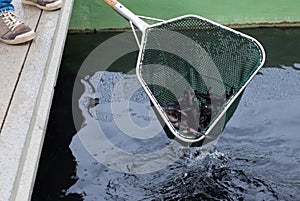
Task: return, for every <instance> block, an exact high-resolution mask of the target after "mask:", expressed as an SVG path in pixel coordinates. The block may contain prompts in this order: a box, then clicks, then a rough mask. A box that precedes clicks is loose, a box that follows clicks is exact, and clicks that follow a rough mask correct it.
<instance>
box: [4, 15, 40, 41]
mask: <svg viewBox="0 0 300 201" xmlns="http://www.w3.org/2000/svg"><path fill="white" fill-rule="evenodd" d="M34 38H35V32H34V31H33V30H31V28H30V27H29V26H27V25H25V23H24V22H22V21H21V20H20V19H19V18H18V17H17V16H16V15H15V14H14V13H13V12H12V11H7V12H4V13H1V14H0V41H1V42H3V43H6V44H12V45H15V44H20V43H25V42H27V41H31V40H32V39H34Z"/></svg>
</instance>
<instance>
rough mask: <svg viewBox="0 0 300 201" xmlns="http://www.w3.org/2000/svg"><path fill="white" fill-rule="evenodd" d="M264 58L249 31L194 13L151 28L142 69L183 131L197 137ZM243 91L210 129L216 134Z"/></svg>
mask: <svg viewBox="0 0 300 201" xmlns="http://www.w3.org/2000/svg"><path fill="white" fill-rule="evenodd" d="M261 63H262V51H261V49H260V47H259V46H258V45H257V44H256V43H255V42H254V41H253V40H252V39H251V38H250V37H246V36H245V35H244V34H240V33H238V32H236V31H233V30H231V29H228V28H225V27H222V26H220V25H216V24H215V23H212V22H210V21H207V20H205V19H201V18H198V17H193V16H190V17H183V18H180V19H176V20H173V21H169V22H165V23H162V24H160V25H158V26H154V27H149V28H147V30H146V33H145V44H144V48H143V51H142V53H141V58H140V63H139V64H138V74H139V75H140V77H141V80H142V81H143V83H144V85H145V86H146V87H147V89H148V90H149V91H150V93H151V96H153V97H154V98H155V100H154V101H155V103H154V104H156V105H158V106H159V107H160V108H161V109H162V110H163V111H164V112H165V114H166V116H167V117H168V120H169V123H170V124H171V125H172V127H173V128H174V129H175V130H176V131H177V132H178V134H179V135H181V136H184V137H186V138H195V137H199V135H201V134H203V133H205V132H206V131H207V130H208V129H209V128H210V126H211V125H212V123H213V122H214V121H215V120H216V118H217V117H218V116H220V115H221V113H222V111H223V110H224V109H225V108H226V105H227V104H228V103H229V101H230V100H231V99H232V98H233V97H235V96H236V95H237V93H238V92H239V91H240V90H241V88H242V87H243V86H244V85H245V83H246V82H247V81H248V79H249V78H250V77H251V76H252V74H253V73H254V72H255V71H256V70H257V68H259V67H260V66H261V65H262V64H261ZM240 96H241V95H240ZM240 96H239V97H235V101H234V103H233V104H232V105H231V106H230V108H229V109H227V110H226V112H225V113H224V114H222V117H221V118H219V119H218V121H219V122H217V123H216V124H214V128H211V129H210V135H211V136H214V135H217V134H218V133H220V132H221V131H222V129H223V127H224V125H225V124H226V122H227V121H228V120H229V119H230V117H231V116H232V115H233V112H234V110H235V108H236V107H237V104H238V102H239V99H240Z"/></svg>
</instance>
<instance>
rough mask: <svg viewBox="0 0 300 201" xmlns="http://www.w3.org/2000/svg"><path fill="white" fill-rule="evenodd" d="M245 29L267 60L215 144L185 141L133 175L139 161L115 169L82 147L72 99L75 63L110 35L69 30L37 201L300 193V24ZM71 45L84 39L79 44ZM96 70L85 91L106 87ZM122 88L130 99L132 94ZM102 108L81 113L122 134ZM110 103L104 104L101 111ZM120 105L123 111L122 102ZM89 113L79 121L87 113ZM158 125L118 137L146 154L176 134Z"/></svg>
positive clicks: (140, 118) (136, 110)
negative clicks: (138, 135)
mask: <svg viewBox="0 0 300 201" xmlns="http://www.w3.org/2000/svg"><path fill="white" fill-rule="evenodd" d="M244 31H245V32H248V33H249V34H250V35H253V36H254V37H256V38H257V39H259V40H260V41H261V42H262V43H263V45H264V46H265V48H266V50H267V55H268V58H267V63H266V66H268V68H267V67H265V68H263V69H262V70H261V71H260V73H259V74H258V75H257V76H255V78H254V79H253V81H252V82H251V83H250V84H249V86H248V87H247V88H246V91H245V93H244V95H243V97H242V99H241V102H240V104H239V106H238V108H237V110H236V112H235V114H234V116H233V117H232V118H231V120H230V121H229V122H228V124H227V125H226V128H225V130H224V132H223V133H222V134H221V136H220V138H219V139H218V140H217V141H216V143H215V144H214V146H212V147H204V148H197V147H192V148H186V149H183V150H181V153H182V156H181V157H179V158H178V160H176V161H175V162H174V163H172V164H170V165H167V166H166V167H165V168H163V169H160V170H157V171H155V172H150V173H144V174H130V171H134V170H138V169H137V167H134V166H130V167H129V166H126V165H125V166H122V164H127V165H128V164H131V163H130V161H123V162H124V163H122V164H119V166H117V167H120V168H126V167H128V168H129V169H128V171H127V173H122V172H118V171H115V170H113V167H110V168H109V167H107V166H104V165H102V164H101V163H99V161H97V160H96V159H95V158H97V156H95V155H93V154H89V152H88V151H87V150H86V149H85V147H84V146H82V141H81V140H80V139H81V138H80V131H79V132H77V131H76V129H75V126H74V124H73V120H72V108H71V107H70V102H71V97H72V92H71V89H72V87H73V83H74V79H75V78H74V77H75V75H76V70H75V69H78V67H79V66H80V65H81V63H82V61H83V59H84V58H85V56H86V55H87V54H88V53H89V52H90V51H91V50H92V49H93V48H95V47H96V46H97V44H99V43H100V42H101V41H104V40H105V39H107V38H108V37H110V36H111V34H109V33H102V34H95V35H70V36H69V38H68V40H67V47H66V51H65V53H64V58H63V62H62V69H61V73H60V75H59V80H58V87H57V90H56V94H55V98H54V103H53V106H52V111H51V116H50V120H49V124H48V129H47V135H46V139H45V145H44V149H43V152H42V157H41V162H40V166H39V170H38V176H37V181H36V185H35V189H34V192H33V199H32V200H43V201H44V200H70V201H71V200H87V201H91V200H295V201H296V200H300V195H299V193H300V168H299V167H300V146H299V144H300V135H299V125H300V107H299V103H300V89H299V84H298V83H299V81H300V57H299V53H298V52H299V47H300V41H299V37H300V30H299V29H289V30H276V29H274V30H273V29H259V30H244ZM83 36H84V37H83ZM78 44H85V45H84V46H82V47H81V46H78ZM73 46H77V47H80V48H71V47H73ZM68 47H69V48H68ZM130 58H131V59H128V58H126V59H124V60H122V61H121V63H124V64H126V65H125V66H134V60H135V56H134V55H131V56H130ZM114 65H115V66H118V64H114ZM271 67H272V68H271ZM112 68H114V67H112ZM127 70H129V69H127ZM114 71H120V70H118V69H115V70H114ZM99 73H100V74H101V73H102V72H99ZM106 77H107V78H111V79H110V80H112V79H120V78H124V75H123V74H122V73H108V74H107V75H106ZM96 78H97V77H96V76H95V77H94V79H92V77H89V78H86V80H90V82H86V83H88V84H86V85H82V88H81V96H79V97H78V99H79V98H80V97H81V98H82V97H85V96H87V95H88V93H90V91H88V90H85V89H88V86H89V85H94V86H95V88H96V89H97V90H95V91H94V93H97V91H98V93H99V91H101V87H99V86H100V85H98V84H97V79H96ZM127 78H128V79H127V81H126V83H130V85H129V84H128V85H126V86H129V89H130V86H131V87H133V88H134V87H135V86H137V85H138V83H137V82H136V79H135V77H134V75H129V76H128V77H127ZM83 83H84V82H83ZM106 83H108V82H106ZM84 86H85V87H84ZM137 91H138V90H137ZM84 92H85V93H84ZM101 92H102V93H100V94H98V97H99V96H100V97H101V94H104V95H105V94H106V96H107V94H109V90H106V92H107V93H104V92H105V90H104V91H103V90H102V91H101ZM125 94H126V93H125ZM117 97H121V99H122V100H126V98H125V96H124V94H122V95H119V96H117ZM133 97H139V99H138V101H137V99H134V100H132V99H130V98H129V99H128V98H127V103H128V102H129V106H128V107H129V109H130V110H128V111H130V114H134V115H133V116H132V118H133V121H135V122H136V123H137V124H139V125H140V126H141V127H143V126H147V125H148V123H147V122H149V118H147V116H145V115H143V114H144V112H142V111H143V110H144V109H145V108H147V106H148V102H147V101H145V100H146V99H147V97H145V96H143V93H142V92H141V91H138V92H136V93H134V94H133ZM102 99H103V97H102ZM118 100H119V99H118ZM134 103H135V105H134ZM82 105H85V104H84V102H82ZM84 108H86V107H81V109H84ZM95 108H96V110H94V112H95V113H90V114H89V113H85V114H83V117H85V119H87V117H88V115H89V116H93V115H94V117H96V119H98V121H99V120H102V122H104V123H103V124H102V126H104V128H106V129H115V130H114V131H113V133H120V131H119V130H120V128H118V129H117V128H116V127H115V126H111V121H109V118H108V116H107V115H103V113H101V112H98V113H97V110H98V109H101V105H100V106H99V105H97V106H96V107H95ZM105 108H106V107H105V106H103V108H102V111H103V109H105ZM86 111H87V110H86ZM106 112H107V114H109V113H111V112H112V111H106ZM117 113H118V114H119V115H122V113H121V112H120V111H117ZM83 117H81V118H80V119H79V120H77V121H81V122H83V121H84V118H83ZM121 117H122V116H121ZM150 119H151V118H150ZM103 120H105V121H103ZM100 122H101V121H100ZM105 122H106V123H105ZM85 123H86V124H85V125H89V124H91V123H90V122H85ZM105 124H106V125H107V126H106V127H105ZM87 127H88V126H85V127H83V128H82V129H84V128H87ZM155 128H158V127H155ZM82 129H81V131H83V130H82ZM157 132H161V133H159V135H158V136H156V138H155V137H154V138H152V141H147V143H145V142H143V140H140V141H139V140H133V139H131V138H129V137H128V136H121V137H117V138H112V137H110V139H111V140H112V142H113V143H114V145H115V146H118V147H119V148H121V149H125V150H127V151H129V152H138V153H140V152H142V153H145V154H147V153H151V152H153V151H155V150H161V149H162V148H163V147H164V146H166V145H169V143H170V140H169V139H168V138H167V137H166V136H165V135H164V133H163V131H160V129H158V131H157ZM148 134H149V133H148ZM150 134H151V133H150ZM145 135H146V134H145ZM177 151H178V150H177ZM175 152H176V151H175ZM203 153H205V154H203ZM139 167H142V166H139Z"/></svg>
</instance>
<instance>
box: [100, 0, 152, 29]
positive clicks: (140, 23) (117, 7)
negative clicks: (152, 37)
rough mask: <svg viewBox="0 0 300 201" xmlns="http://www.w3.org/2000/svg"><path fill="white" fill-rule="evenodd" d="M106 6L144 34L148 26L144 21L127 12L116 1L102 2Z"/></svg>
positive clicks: (106, 0)
mask: <svg viewBox="0 0 300 201" xmlns="http://www.w3.org/2000/svg"><path fill="white" fill-rule="evenodd" d="M103 1H104V2H105V3H106V4H107V5H109V6H110V7H112V8H113V9H114V10H115V11H117V12H118V13H119V14H120V15H122V16H123V17H125V18H126V19H127V20H128V21H130V22H132V23H133V24H134V25H135V26H136V27H137V28H138V29H139V30H140V31H142V32H143V33H144V32H145V30H146V28H147V27H148V26H149V24H147V23H146V22H145V21H143V20H142V19H141V18H139V17H138V16H136V15H135V14H134V13H132V12H131V11H130V10H128V9H127V8H126V7H125V6H124V5H122V4H121V3H119V2H118V1H116V0H103Z"/></svg>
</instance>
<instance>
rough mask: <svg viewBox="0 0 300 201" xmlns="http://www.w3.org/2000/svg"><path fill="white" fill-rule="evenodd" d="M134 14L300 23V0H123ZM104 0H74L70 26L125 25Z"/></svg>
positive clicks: (111, 26)
mask: <svg viewBox="0 0 300 201" xmlns="http://www.w3.org/2000/svg"><path fill="white" fill-rule="evenodd" d="M120 2H121V3H122V4H124V5H125V6H126V7H128V8H129V9H130V10H131V11H133V12H134V13H135V14H138V15H143V16H150V17H156V18H161V19H170V18H174V17H177V16H180V15H185V14H196V15H200V16H203V17H205V18H208V19H211V20H213V21H216V22H219V23H221V24H248V23H250V24H256V23H282V22H290V23H293V22H300V0H120ZM125 27H128V22H127V21H126V20H125V19H123V18H122V17H120V16H119V15H118V14H117V13H115V11H113V10H112V9H111V8H110V7H108V6H107V5H106V4H105V3H104V2H103V1H102V0H84V1H82V0H81V1H80V0H75V2H74V8H73V13H72V18H71V22H70V29H71V30H73V29H75V30H78V29H79V30H84V29H96V30H100V29H109V28H117V29H118V28H125Z"/></svg>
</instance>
